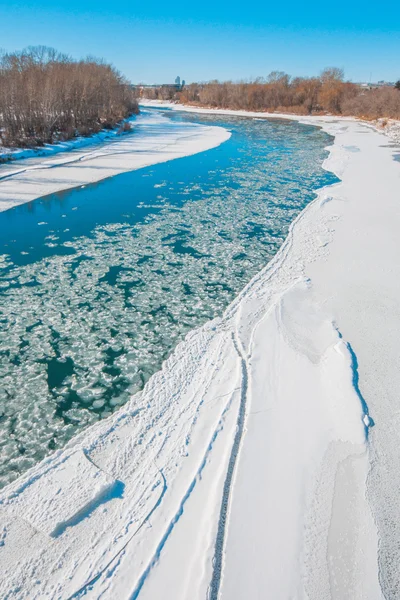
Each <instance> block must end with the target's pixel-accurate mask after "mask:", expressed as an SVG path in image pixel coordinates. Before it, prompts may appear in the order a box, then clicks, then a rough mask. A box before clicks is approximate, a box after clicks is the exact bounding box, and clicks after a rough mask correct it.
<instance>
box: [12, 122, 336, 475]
mask: <svg viewBox="0 0 400 600" xmlns="http://www.w3.org/2000/svg"><path fill="white" fill-rule="evenodd" d="M208 121H209V120H208ZM224 122H225V123H226V121H224ZM214 123H215V124H220V123H219V120H216V119H214ZM228 125H229V126H230V127H231V128H233V130H234V132H233V136H232V138H231V140H230V141H229V142H227V143H226V144H225V145H224V153H225V161H222V163H223V164H221V160H220V156H221V155H220V154H219V153H218V151H216V150H213V151H210V153H209V156H210V160H213V161H214V162H213V169H212V170H211V171H210V169H209V168H208V169H206V168H204V167H201V164H200V162H199V175H200V177H197V178H196V182H193V183H192V184H188V185H187V184H185V185H182V186H181V189H180V191H179V192H177V193H175V192H174V198H171V197H170V196H169V191H170V190H169V185H168V181H165V180H163V179H160V180H158V179H157V172H158V171H157V169H159V167H154V168H153V169H152V172H153V176H152V177H151V178H150V177H149V178H148V180H147V181H148V185H149V186H152V187H153V188H157V194H158V208H159V207H160V204H161V205H162V209H161V210H158V211H157V212H155V213H154V214H149V215H148V216H147V217H146V218H145V219H144V220H142V221H141V222H136V223H126V222H123V221H121V222H118V223H110V224H107V225H100V226H97V227H95V228H94V229H93V230H90V231H88V232H87V234H86V235H83V236H80V237H76V238H72V239H70V240H69V241H67V242H64V248H65V247H67V248H69V249H70V250H71V251H72V252H73V253H72V254H67V255H61V256H60V255H53V256H50V257H48V256H47V257H45V256H43V257H42V258H41V259H39V260H36V261H35V262H31V263H28V264H24V265H17V264H14V263H13V262H12V260H11V259H10V257H9V256H7V255H4V256H2V257H0V260H1V262H0V268H1V271H0V273H1V275H0V291H1V294H0V315H1V316H0V323H1V328H0V377H1V381H2V385H1V390H0V417H1V418H0V448H1V454H2V457H3V461H2V464H1V467H0V485H5V484H6V483H8V482H9V481H11V480H12V479H14V478H15V477H16V476H18V475H19V474H20V473H21V472H23V471H25V470H26V469H28V468H29V467H30V466H32V465H33V464H34V463H35V462H37V461H38V460H40V459H41V458H43V457H44V456H45V455H46V454H48V453H49V452H51V451H52V450H53V449H55V448H57V447H60V446H62V445H63V444H65V443H66V442H67V441H68V440H69V439H70V438H71V437H72V436H73V435H74V434H76V432H77V431H78V430H81V429H82V428H84V427H86V426H88V425H89V424H91V423H93V422H94V421H96V420H98V419H99V418H104V417H107V416H108V415H110V414H111V413H112V412H113V411H114V410H115V409H116V408H118V406H120V405H122V404H123V403H124V402H126V401H127V399H128V398H129V397H130V396H131V395H132V394H133V393H135V392H137V391H138V390H140V389H142V387H143V385H144V383H145V382H146V381H147V380H148V379H149V377H150V376H151V375H152V373H154V372H155V371H156V370H158V369H159V368H160V366H161V363H162V361H163V360H164V359H165V358H166V357H167V356H168V354H169V353H170V352H171V349H173V348H174V347H175V346H176V344H177V342H178V341H179V340H181V339H182V338H183V337H184V336H185V334H186V333H187V332H188V331H189V330H190V329H193V328H194V327H196V326H198V325H201V324H202V323H204V322H205V321H207V320H209V319H212V318H214V317H215V316H217V315H220V314H221V313H222V311H223V310H224V309H225V307H226V306H227V305H228V304H229V302H230V301H231V300H232V299H233V298H234V297H235V295H236V294H237V293H238V292H239V291H240V290H241V289H242V288H243V287H244V285H245V284H246V283H247V282H248V281H249V280H250V279H251V277H252V276H253V275H255V274H256V273H257V272H258V271H259V270H260V269H261V268H262V267H263V266H264V265H265V264H266V263H267V262H268V260H269V259H270V258H271V257H272V256H273V255H274V254H275V253H276V251H277V249H278V248H279V246H280V245H281V243H282V241H283V239H284V237H285V236H286V233H287V230H288V227H289V224H290V222H291V221H292V220H293V219H294V218H295V216H296V215H297V214H298V213H299V212H300V211H301V210H302V209H303V208H304V206H305V205H306V204H307V203H308V202H309V201H310V200H311V199H312V198H313V193H312V190H314V189H316V188H318V187H320V186H321V185H324V184H326V183H330V182H331V181H332V176H331V175H329V174H327V173H325V172H324V171H323V170H322V168H321V162H322V159H323V158H324V156H325V153H324V150H323V149H324V146H326V144H327V140H328V137H327V136H326V135H325V134H323V133H321V132H319V131H318V130H316V129H314V128H307V127H302V126H300V125H296V124H293V123H290V124H282V123H279V122H276V123H274V122H264V123H261V122H259V121H258V122H255V121H251V120H243V121H236V120H234V119H231V120H229V119H228ZM212 153H214V154H212ZM226 153H228V154H227V155H226ZM227 156H228V160H227ZM186 160H188V159H183V160H180V161H174V164H173V166H172V168H171V169H170V172H171V173H174V174H175V176H176V177H177V178H179V172H180V171H179V170H180V169H185V161H186ZM191 160H193V159H191ZM207 164H208V166H209V164H210V163H207ZM171 165H172V163H171ZM202 168H203V171H204V172H202V170H201V169H202ZM145 174H146V173H145V171H142V172H137V173H136V174H134V176H135V177H143V176H144V175H145ZM111 181H112V185H113V189H114V193H115V194H118V177H116V178H114V179H113V180H111ZM158 188H159V189H158ZM84 192H85V190H82V192H80V191H77V192H74V193H75V194H79V193H84ZM176 194H177V196H178V197H175V195H176ZM131 201H132V200H131V198H127V209H128V208H129V202H131ZM93 210H95V207H93ZM43 227H44V226H43ZM64 228H65V222H63V223H62V225H61V224H60V230H64V231H66V230H65V229H64ZM58 242H59V240H58V235H57V232H55V233H54V232H53V233H52V234H50V235H49V236H47V239H46V241H45V244H46V245H47V247H49V248H52V247H57V244H58Z"/></svg>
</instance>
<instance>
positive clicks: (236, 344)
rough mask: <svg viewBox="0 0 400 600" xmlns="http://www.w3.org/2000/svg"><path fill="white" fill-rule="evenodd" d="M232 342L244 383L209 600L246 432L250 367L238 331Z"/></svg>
mask: <svg viewBox="0 0 400 600" xmlns="http://www.w3.org/2000/svg"><path fill="white" fill-rule="evenodd" d="M232 341H233V345H234V348H235V350H236V352H237V354H238V356H239V359H240V363H241V371H242V383H241V396H240V404H239V411H238V418H237V424H236V432H235V437H234V440H233V444H232V450H231V455H230V457H229V463H228V469H227V473H226V478H225V483H224V487H223V492H222V499H221V510H220V515H219V520H218V529H217V536H216V539H215V552H214V558H213V573H212V576H211V581H210V585H209V588H208V592H207V599H208V600H218V596H219V590H220V585H221V578H222V569H223V555H224V546H225V538H226V528H227V524H228V511H229V505H230V498H231V491H232V483H233V477H234V474H235V468H236V463H237V458H238V456H239V450H240V445H241V441H242V437H243V432H244V424H245V417H246V405H247V395H248V394H247V390H248V380H249V373H248V366H247V358H246V356H245V352H244V349H243V347H242V344H241V342H240V340H239V337H238V334H237V331H236V329H235V331H234V332H232Z"/></svg>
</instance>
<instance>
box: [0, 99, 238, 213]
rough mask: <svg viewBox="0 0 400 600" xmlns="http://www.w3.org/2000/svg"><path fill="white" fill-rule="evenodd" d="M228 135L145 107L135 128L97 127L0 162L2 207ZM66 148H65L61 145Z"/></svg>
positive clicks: (180, 154) (184, 151) (172, 155)
mask: <svg viewBox="0 0 400 600" xmlns="http://www.w3.org/2000/svg"><path fill="white" fill-rule="evenodd" d="M229 137H230V133H229V132H228V131H226V130H225V129H223V128H221V127H207V126H202V125H196V124H195V123H173V122H171V121H170V120H169V119H167V118H165V117H163V116H162V115H161V114H154V113H153V114H152V113H149V111H146V110H145V111H143V114H141V115H139V116H138V117H136V119H135V127H134V130H133V133H127V134H124V135H122V136H118V135H116V132H111V133H110V132H108V133H107V132H101V133H100V134H98V135H97V136H93V137H92V138H80V139H79V140H75V141H71V142H65V143H64V144H59V145H56V146H51V147H49V148H47V149H45V153H47V154H49V155H50V158H49V157H46V156H39V157H38V156H36V157H35V158H26V157H27V156H30V154H29V152H33V151H27V153H24V154H23V155H21V157H20V158H22V157H24V160H15V161H13V162H11V163H7V164H4V165H0V211H2V210H7V209H8V208H11V207H13V206H16V205H18V204H23V203H24V202H30V201H31V200H34V199H35V198H39V197H40V196H44V195H47V194H52V193H54V192H59V191H61V190H65V189H69V188H73V187H78V186H80V185H84V184H87V183H93V182H95V181H100V180H101V179H105V178H107V177H112V176H113V175H117V174H118V173H124V172H126V171H132V170H134V169H140V168H142V167H146V166H149V165H152V164H156V163H159V162H165V161H167V160H172V159H174V158H180V157H183V156H189V155H190V154H196V153H197V152H202V151H204V150H209V149H210V148H214V147H215V146H219V145H220V144H222V142H224V141H226V140H227V139H228V138H229ZM65 150H67V151H65Z"/></svg>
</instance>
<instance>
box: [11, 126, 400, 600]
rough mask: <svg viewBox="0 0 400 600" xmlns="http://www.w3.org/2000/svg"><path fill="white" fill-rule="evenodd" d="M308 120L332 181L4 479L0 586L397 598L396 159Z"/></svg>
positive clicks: (360, 133)
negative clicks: (203, 316) (99, 414)
mask: <svg viewBox="0 0 400 600" xmlns="http://www.w3.org/2000/svg"><path fill="white" fill-rule="evenodd" d="M257 116H259V115H257ZM268 118H270V115H268ZM298 120H300V119H298ZM301 121H302V122H303V120H302V119H301ZM304 122H307V123H310V120H308V119H305V120H304ZM311 122H312V123H314V124H315V123H316V121H315V120H314V119H313V120H312V121H311ZM320 123H321V126H322V127H323V128H324V130H326V131H327V132H328V133H330V134H331V135H333V136H334V144H333V146H332V147H330V149H329V150H330V154H329V158H328V159H327V160H326V161H325V163H324V166H325V168H326V169H329V170H330V171H333V172H334V173H335V174H336V175H337V176H338V177H339V178H340V179H341V182H340V183H338V184H335V185H333V186H330V187H327V188H323V189H321V190H319V191H318V196H317V198H316V199H315V200H314V201H313V202H312V203H310V204H309V205H308V206H307V208H306V209H305V210H304V211H303V212H302V213H301V214H300V215H299V217H298V218H297V219H296V221H295V222H294V223H293V224H292V226H291V228H290V232H289V235H288V237H287V239H286V241H285V243H284V244H283V246H282V247H281V249H280V251H279V252H278V253H277V255H276V256H275V258H274V259H273V260H272V261H271V262H270V263H269V264H268V265H267V266H266V267H265V268H264V269H263V270H262V271H261V272H260V273H259V274H258V275H257V276H256V277H255V278H253V280H252V281H251V282H250V283H249V284H248V286H246V288H245V289H244V290H243V291H242V293H241V294H239V296H238V297H237V298H236V299H235V301H234V302H233V303H232V304H231V305H230V306H229V307H228V309H227V310H226V312H225V314H224V316H223V318H221V319H216V320H214V321H212V322H210V323H208V324H206V325H205V326H203V327H202V328H200V329H197V330H195V331H193V332H191V333H190V334H189V335H188V336H187V338H186V339H185V340H184V341H183V342H182V343H181V344H179V346H178V347H177V348H176V350H175V352H174V353H173V354H172V356H171V357H170V358H169V359H168V360H167V361H166V362H165V363H164V365H163V368H162V370H161V371H160V372H158V373H156V374H155V375H154V376H153V377H152V378H151V379H150V380H149V382H148V383H147V385H146V387H145V389H144V390H143V392H142V393H140V394H138V395H136V396H134V397H133V398H132V399H131V401H130V402H129V403H128V404H127V405H125V406H124V407H123V408H122V409H121V410H120V411H119V412H118V413H117V414H115V415H114V416H113V417H111V418H110V419H108V420H106V421H103V422H100V423H98V424H97V425H96V426H94V427H92V428H90V429H88V430H86V431H85V432H83V433H82V434H80V435H79V436H77V437H76V438H75V439H74V440H72V441H71V442H70V443H69V444H68V446H67V447H66V448H64V449H63V450H62V451H59V452H56V453H55V454H53V455H52V456H50V457H48V458H47V459H45V460H44V461H43V462H42V463H40V464H39V465H37V466H36V467H34V468H33V469H31V470H30V471H29V472H28V473H26V474H25V475H24V476H23V477H21V478H20V479H18V480H17V481H15V482H13V483H12V484H11V485H10V486H8V487H6V488H4V489H3V490H2V491H1V493H0V517H1V519H0V521H1V523H2V525H3V529H2V534H1V535H2V538H1V542H0V543H1V544H2V548H1V552H0V564H1V568H2V572H3V578H2V581H1V583H0V590H1V596H4V597H7V596H12V595H13V594H14V595H15V594H17V595H18V597H20V598H30V599H31V598H40V597H43V596H45V595H46V594H48V595H50V596H51V597H59V598H78V597H81V595H83V594H86V595H88V597H93V598H98V597H100V596H101V595H102V594H103V595H104V597H110V598H113V597H118V598H129V599H134V598H140V599H152V600H158V599H160V600H161V598H164V597H165V594H166V590H168V597H170V598H174V599H176V600H186V599H187V598H191V599H196V600H197V599H198V600H204V599H205V598H207V597H211V598H213V599H214V598H217V597H218V598H222V599H227V600H228V599H229V600H232V599H233V600H239V599H242V598H244V597H271V598H276V599H277V600H287V598H289V597H297V598H304V599H306V598H308V599H314V598H315V599H316V598H318V599H319V598H333V599H340V600H344V599H349V600H350V599H351V600H377V599H379V598H382V597H383V593H382V590H384V592H385V595H386V594H387V597H393V594H392V596H390V591H391V590H393V589H395V588H394V587H393V586H395V585H396V583H397V582H396V577H398V576H399V575H398V573H397V570H396V568H395V564H397V563H396V561H394V562H392V565H393V566H392V568H390V564H388V563H387V561H385V557H386V555H389V552H390V551H391V552H392V555H391V556H392V557H393V556H394V554H393V552H395V551H396V550H395V549H396V543H397V542H398V540H399V539H400V537H398V536H397V530H396V527H397V526H396V524H395V523H394V521H395V519H394V517H395V514H396V513H395V510H396V506H397V503H396V494H397V490H398V488H399V486H398V481H397V479H398V477H400V475H399V474H400V469H398V468H397V466H398V463H399V458H398V456H397V453H396V448H398V447H399V439H398V438H399V435H400V434H399V430H400V428H396V427H394V426H393V418H394V415H393V413H394V412H395V411H396V408H394V407H396V406H397V404H398V399H397V395H396V390H398V389H399V375H398V373H397V371H396V368H395V365H396V364H398V362H396V359H397V357H398V353H399V344H398V341H397V339H395V338H396V330H397V329H396V326H395V325H396V322H398V320H397V321H396V319H398V312H397V311H398V309H397V307H398V306H399V305H400V302H399V301H400V290H399V285H398V281H400V272H399V270H400V267H399V265H397V264H396V260H395V258H392V259H391V257H396V256H398V236H397V232H398V230H399V226H400V223H399V220H400V216H399V214H398V213H399V211H398V200H397V198H396V190H397V189H398V187H397V186H398V183H399V177H400V174H399V164H398V163H397V164H396V162H395V161H394V160H393V156H394V153H395V150H394V149H393V148H392V147H391V146H390V145H388V144H387V138H385V137H384V136H382V135H381V134H378V133H376V132H374V131H373V130H371V129H370V128H367V127H365V126H364V125H362V124H360V123H357V122H355V121H350V120H349V121H346V122H344V121H343V120H342V119H334V118H329V119H326V120H325V121H322V120H321V121H320ZM371 240H373V241H374V243H373V244H371ZM383 348H384V350H385V352H384V354H383ZM397 412H398V411H397ZM372 419H373V420H374V421H375V426H374V427H371V426H372V424H373V421H372ZM378 457H379V459H378ZM389 459H390V461H391V462H388V461H389ZM371 465H372V468H371ZM383 495H384V497H385V500H387V502H385V503H383V501H382V497H383ZM388 507H389V509H390V510H391V511H392V513H391V514H392V516H393V520H392V519H387V510H388ZM383 511H385V512H383ZM385 527H386V529H385ZM388 527H390V532H389V531H388V530H387V529H388ZM378 548H379V552H378Z"/></svg>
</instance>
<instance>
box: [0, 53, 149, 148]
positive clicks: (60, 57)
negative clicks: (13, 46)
mask: <svg viewBox="0 0 400 600" xmlns="http://www.w3.org/2000/svg"><path fill="white" fill-rule="evenodd" d="M137 112H138V104H137V100H136V97H135V92H134V90H133V89H132V88H131V86H130V85H129V84H128V82H127V80H126V79H125V78H124V77H123V76H122V75H121V74H120V73H119V72H118V71H117V70H116V69H115V68H114V67H113V66H111V65H109V64H106V63H105V62H103V61H101V60H97V59H94V58H87V59H85V60H79V61H75V60H73V59H71V58H70V57H68V56H66V55H64V54H61V53H59V52H57V51H56V50H54V49H52V48H46V47H43V46H39V47H30V48H28V49H26V50H23V51H22V52H15V53H11V54H4V53H3V54H1V55H0V143H2V144H3V146H10V147H11V146H29V147H32V146H37V145H42V144H43V143H53V142H55V141H60V140H67V139H71V138H73V137H75V136H78V135H84V136H87V135H91V134H92V133H95V132H98V131H100V130H101V129H104V128H112V127H115V126H116V125H117V123H119V122H120V121H122V120H123V119H125V118H126V117H128V116H130V115H131V114H133V113H137Z"/></svg>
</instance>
